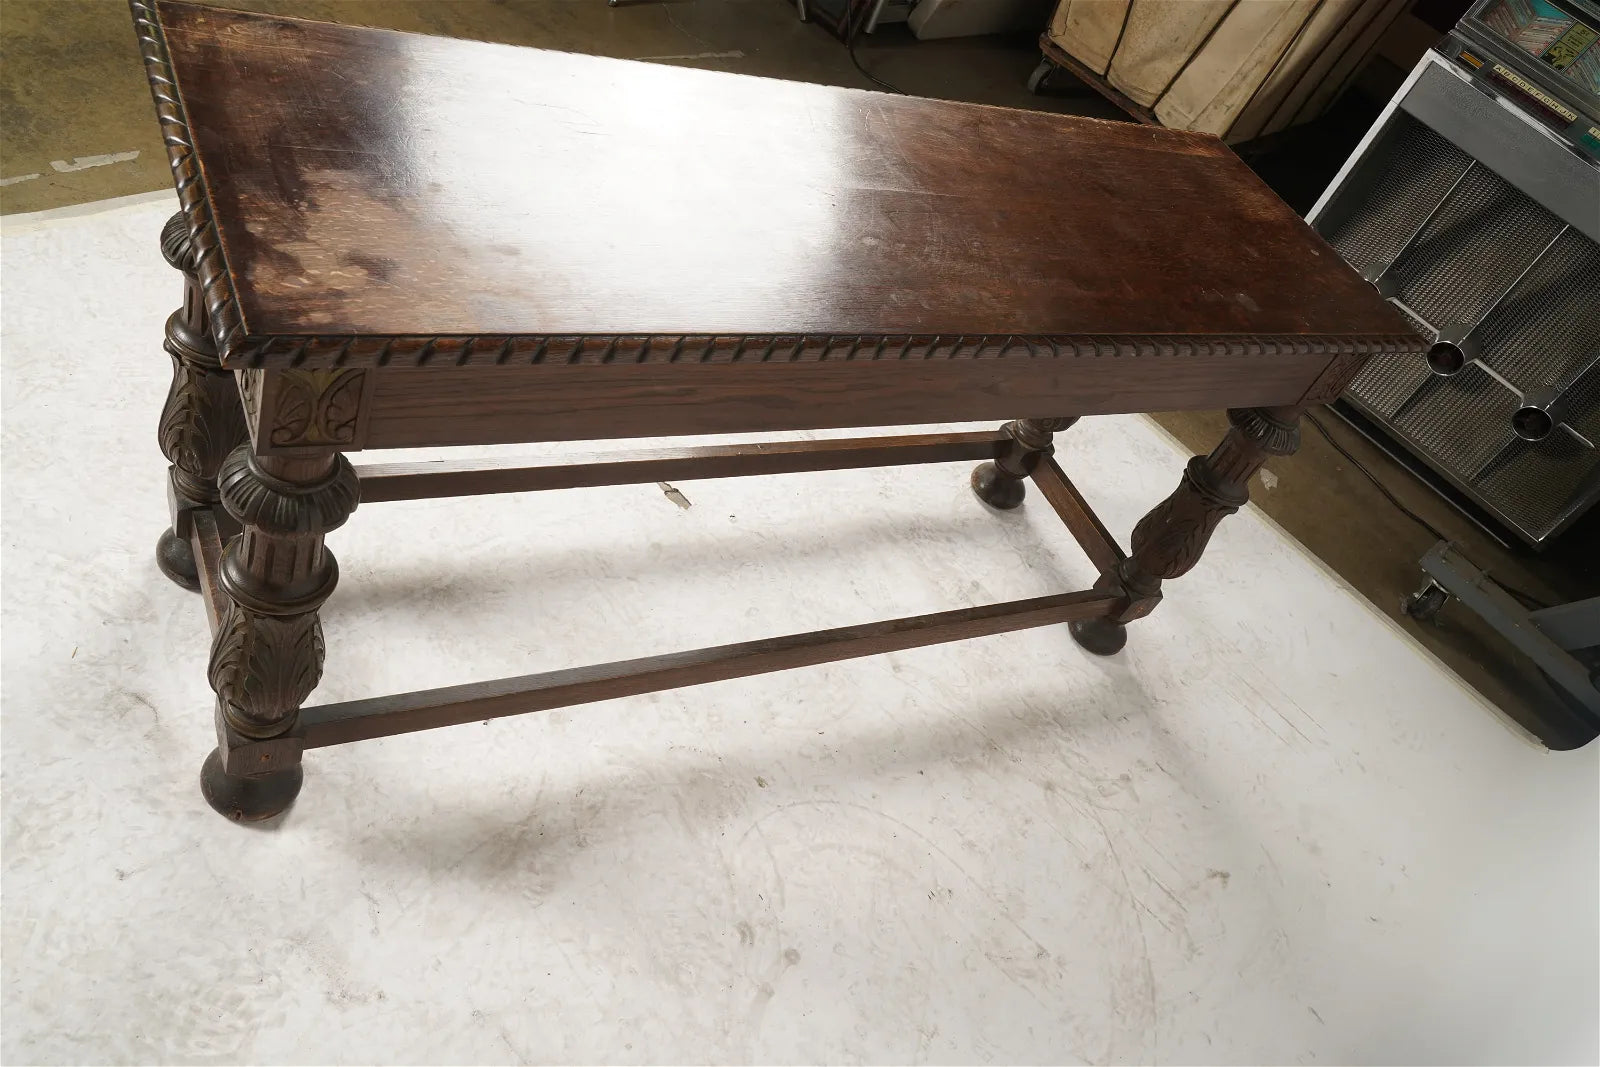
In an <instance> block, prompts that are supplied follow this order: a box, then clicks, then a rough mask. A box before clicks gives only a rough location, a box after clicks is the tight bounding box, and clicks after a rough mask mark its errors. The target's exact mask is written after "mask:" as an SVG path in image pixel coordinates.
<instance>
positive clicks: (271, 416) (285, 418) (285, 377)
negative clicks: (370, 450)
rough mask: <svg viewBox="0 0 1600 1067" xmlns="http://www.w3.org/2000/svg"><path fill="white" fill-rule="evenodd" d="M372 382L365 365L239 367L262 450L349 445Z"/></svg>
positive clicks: (357, 440) (356, 441)
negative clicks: (288, 368) (266, 369)
mask: <svg viewBox="0 0 1600 1067" xmlns="http://www.w3.org/2000/svg"><path fill="white" fill-rule="evenodd" d="M371 384H372V382H371V381H370V375H369V373H368V372H367V371H366V370H356V369H323V370H299V369H296V370H268V371H263V370H242V371H240V372H239V385H238V388H239V393H240V396H241V398H242V399H243V401H244V409H245V411H246V413H247V415H248V417H249V420H250V428H251V432H252V435H253V436H254V438H255V441H256V443H257V445H258V447H260V448H261V449H262V450H264V451H293V450H309V449H317V450H327V449H352V450H353V449H358V448H360V447H361V441H362V437H363V429H364V427H363V425H362V422H363V418H364V416H365V413H366V405H367V396H368V391H369V387H370V385H371Z"/></svg>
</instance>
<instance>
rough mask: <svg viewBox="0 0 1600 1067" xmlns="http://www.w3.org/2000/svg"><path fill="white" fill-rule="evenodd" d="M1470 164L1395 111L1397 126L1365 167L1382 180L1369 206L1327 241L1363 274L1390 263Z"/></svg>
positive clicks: (1451, 147)
mask: <svg viewBox="0 0 1600 1067" xmlns="http://www.w3.org/2000/svg"><path fill="white" fill-rule="evenodd" d="M1471 163H1472V159H1471V157H1470V156H1468V155H1467V154H1466V153H1465V152H1463V151H1461V149H1459V148H1457V147H1456V146H1455V145H1453V144H1451V143H1450V142H1449V141H1447V140H1445V139H1444V138H1443V137H1440V136H1439V135H1438V134H1437V133H1434V132H1433V131H1432V130H1430V129H1428V127H1426V126H1424V125H1423V124H1422V123H1420V122H1418V121H1417V120H1416V119H1414V118H1412V117H1411V116H1410V115H1407V114H1406V113H1405V112H1403V111H1402V112H1396V113H1395V125H1394V127H1393V128H1392V129H1391V130H1390V132H1389V134H1388V135H1387V136H1385V137H1384V138H1383V140H1382V141H1381V142H1380V143H1379V144H1378V145H1377V146H1376V147H1375V149H1374V154H1373V156H1372V157H1371V158H1370V159H1369V161H1368V162H1367V163H1366V164H1365V165H1364V166H1363V168H1362V169H1363V170H1364V171H1368V172H1369V173H1376V174H1378V175H1379V178H1378V180H1377V183H1376V185H1375V186H1374V187H1373V189H1372V192H1371V194H1370V196H1369V197H1368V200H1367V203H1366V204H1364V205H1362V206H1361V207H1360V208H1358V209H1357V210H1355V211H1353V212H1351V213H1350V215H1349V217H1347V218H1346V219H1345V220H1344V222H1343V223H1341V224H1340V225H1339V227H1338V229H1336V230H1334V231H1333V232H1332V233H1330V234H1325V235H1324V236H1326V237H1327V239H1328V243H1329V244H1331V245H1333V247H1335V248H1337V249H1338V250H1339V254H1340V255H1341V256H1343V257H1344V259H1345V262H1347V263H1349V264H1350V265H1351V266H1353V267H1355V268H1356V270H1358V271H1366V270H1367V269H1368V268H1369V267H1372V266H1374V265H1383V264H1387V263H1390V262H1392V261H1393V260H1394V257H1395V256H1397V255H1399V254H1400V250H1401V249H1402V248H1403V247H1404V245H1405V243H1406V239H1407V238H1408V237H1410V236H1411V234H1412V233H1413V232H1414V231H1415V230H1416V228H1417V226H1418V225H1419V224H1420V223H1421V222H1422V220H1423V219H1425V218H1427V217H1428V212H1430V211H1432V210H1433V207H1434V205H1435V204H1437V203H1438V202H1439V201H1440V199H1441V198H1442V197H1443V196H1444V195H1445V193H1446V192H1448V191H1449V189H1450V186H1451V185H1453V184H1455V180H1456V179H1457V178H1459V177H1460V176H1461V173H1462V172H1463V171H1465V170H1466V169H1467V167H1468V166H1469V165H1470V164H1471Z"/></svg>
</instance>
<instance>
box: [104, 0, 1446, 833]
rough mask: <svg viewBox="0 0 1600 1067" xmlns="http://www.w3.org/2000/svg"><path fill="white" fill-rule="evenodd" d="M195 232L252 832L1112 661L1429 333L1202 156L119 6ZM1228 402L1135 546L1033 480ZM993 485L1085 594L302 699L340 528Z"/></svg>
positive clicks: (869, 98)
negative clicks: (1058, 629)
mask: <svg viewBox="0 0 1600 1067" xmlns="http://www.w3.org/2000/svg"><path fill="white" fill-rule="evenodd" d="M132 8H133V14H134V21H135V25H136V28H137V32H138V37H139V42H140V46H141V48H142V51H143V56H144V62H145V68H146V72H147V74H148V76H149V81H150V86H151V89H152V91H153V93H154V97H155V103H156V111H157V114H158V116H159V119H160V122H161V127H162V131H163V133H164V135H165V139H166V145H167V150H168V154H169V156H170V159H171V164H172V173H173V176H174V178H175V180H176V182H177V191H178V198H179V202H180V205H181V208H182V210H181V212H180V213H179V214H178V215H177V216H175V217H174V218H173V219H172V221H171V222H170V223H168V225H167V227H166V228H165V230H164V231H163V233H162V235H161V247H162V251H163V253H164V254H165V256H166V258H167V260H168V261H169V262H170V263H171V264H172V265H173V266H175V267H177V268H178V269H180V270H181V271H183V273H184V277H185V290H184V301H183V307H182V308H181V309H179V310H178V311H176V312H174V313H173V315H172V317H171V318H170V319H169V320H168V322H167V331H166V349H167V351H168V352H169V353H170V354H171V356H172V361H173V383H172V389H171V392H170V394H169V396H168V398H167V402H166V407H165V409H164V410H163V412H162V415H161V423H160V438H161V447H162V450H163V452H164V453H165V454H166V456H167V458H168V459H169V460H170V461H171V464H172V466H171V478H170V483H171V486H170V487H171V494H170V495H171V502H172V527H171V529H170V530H169V531H168V532H167V533H166V534H165V535H164V536H163V537H162V539H161V543H160V546H159V550H158V559H159V562H160V564H161V566H162V569H163V570H164V571H165V572H166V573H167V574H168V575H169V576H170V577H171V578H172V579H173V580H175V581H177V582H179V583H180V584H183V585H186V586H189V587H190V588H198V589H200V590H201V591H202V592H203V593H204V596H205V602H206V604H207V607H208V609H209V613H210V617H211V622H212V627H213V631H214V640H213V643H212V647H211V660H210V672H209V677H210V681H211V686H212V688H213V689H214V690H215V691H216V695H217V702H216V730H217V749H216V751H214V752H213V753H212V754H211V756H210V757H209V758H208V759H207V761H206V764H205V767H204V769H203V770H202V773H201V785H202V787H203V791H204V793H205V796H206V798H207V800H209V801H210V803H211V804H212V806H213V807H215V808H216V809H217V810H218V811H221V812H223V813H224V814H226V815H229V816H231V817H233V818H235V819H259V818H265V817H268V816H271V815H274V814H276V813H278V812H280V811H282V810H283V809H284V808H285V807H286V806H288V804H289V803H290V802H291V801H292V800H293V799H294V797H295V795H296V794H297V793H298V792H299V789H300V784H301V768H300V764H301V757H302V754H303V752H304V751H305V750H306V749H314V748H319V747H323V746H327V745H339V744H345V743H347V742H351V741H359V740H362V739H364V738H372V737H381V736H385V735H389V734H396V733H403V732H407V731H413V730H426V729H432V728H434V727H438V726H448V725H451V724H455V723H464V722H470V721H473V720H480V719H485V718H489V717H491V716H497V715H515V714H521V713H523V712H530V711H539V710H542V709H547V708H555V707H561V706H564V705H571V704H581V703H585V702H589V701H596V700H605V699H609V698H612V697H623V696H631V695H635V694H640V693H648V692H652V691H656V690H661V689H669V688H674V687H678V686H686V685H695V684H699V683H702V682H710V681H716V680H719V679H725V678H734V677H740V676H743V675H751V674H759V673H762V672H766V671H777V670H786V669H789V668H793V667H802V666H807V665H810V664H816V663H823V662H827V661H829V660H838V659H846V658H850V657H854V656H865V655H871V654H874V653H879V652H887V651H893V650H896V649H905V648H912V647H915V646H919V645H926V644H932V643H935V642H941V641H953V640H959V639H962V638H968V637H978V636H983V635H988V634H999V633H1004V632H1007V631H1011V630H1017V629H1022V628H1025V627H1030V626H1042V625H1046V624H1051V623H1070V624H1071V632H1072V634H1073V635H1074V636H1075V637H1076V638H1077V640H1078V641H1079V643H1081V644H1082V645H1083V646H1084V647H1086V648H1087V649H1089V650H1090V651H1092V652H1097V653H1102V654H1110V653H1113V652H1115V651H1116V650H1117V649H1119V648H1121V647H1122V644H1123V641H1124V640H1125V636H1124V629H1123V628H1124V625H1125V624H1126V623H1128V622H1130V621H1131V620H1133V619H1137V618H1139V617H1140V616H1142V615H1145V614H1147V613H1148V612H1149V611H1150V610H1151V609H1152V608H1153V607H1154V606H1155V605H1156V603H1157V602H1158V601H1159V600H1160V598H1161V583H1162V582H1163V581H1164V580H1165V579H1169V578H1176V577H1177V576H1178V575H1181V574H1183V573H1184V572H1185V571H1187V570H1188V569H1189V568H1190V567H1191V566H1193V565H1194V563H1195V561H1196V559H1197V558H1198V557H1199V555H1200V552H1201V550H1202V549H1203V547H1204V546H1205V543H1206V540H1207V538H1208V537H1209V536H1210V535H1211V532H1212V529H1213V527H1214V526H1215V525H1216V523H1217V522H1218V520H1219V519H1221V518H1222V517H1223V516H1225V515H1228V514H1230V513H1232V512H1234V511H1236V510H1238V508H1239V507H1240V506H1242V505H1243V504H1244V503H1245V501H1246V499H1247V494H1246V483H1247V482H1248V480H1249V478H1250V476H1251V475H1252V474H1253V473H1254V472H1255V471H1256V470H1257V469H1258V468H1259V467H1260V466H1261V464H1262V463H1263V462H1264V460H1265V459H1266V457H1267V456H1270V455H1281V454H1285V453H1288V452H1290V451H1292V450H1293V449H1294V448H1295V445H1296V443H1297V440H1298V429H1297V421H1298V416H1299V413H1300V410H1301V409H1302V408H1303V407H1305V406H1307V405H1310V404H1318V403H1322V402H1325V401H1328V400H1330V399H1332V398H1333V397H1334V396H1335V395H1337V394H1338V393H1339V392H1340V390H1341V389H1342V388H1343V386H1344V384H1345V382H1346V381H1348V380H1349V378H1350V377H1351V376H1352V375H1353V374H1355V373H1356V371H1357V370H1358V369H1359V368H1360V366H1361V364H1362V363H1363V361H1365V360H1366V359H1367V358H1368V357H1369V356H1372V355H1374V354H1405V353H1416V352H1420V351H1421V349H1422V341H1421V339H1420V338H1418V337H1416V336H1414V335H1412V334H1411V333H1410V332H1409V330H1408V327H1407V326H1406V325H1405V324H1404V323H1403V322H1402V321H1401V319H1400V318H1399V316H1398V315H1397V314H1396V313H1395V312H1394V311H1392V310H1391V309H1390V308H1389V306H1388V305H1387V304H1386V303H1385V302H1384V301H1383V300H1381V299H1380V298H1379V297H1378V296H1377V295H1376V294H1375V293H1374V292H1373V291H1372V290H1371V289H1370V288H1369V287H1368V286H1367V285H1365V284H1364V283H1363V282H1362V281H1361V280H1360V279H1359V278H1358V277H1357V276H1356V274H1355V273H1354V272H1353V271H1351V270H1349V269H1348V268H1346V267H1345V266H1344V265H1343V264H1342V263H1341V262H1340V261H1339V259H1338V257H1337V256H1336V255H1335V254H1334V253H1333V252H1332V251H1330V250H1329V248H1328V247H1327V246H1326V245H1324V244H1323V243H1322V241H1321V240H1320V239H1319V238H1318V237H1317V236H1316V235H1315V234H1314V233H1313V232H1312V231H1311V230H1310V229H1309V228H1308V227H1306V226H1305V225H1304V224H1303V223H1302V222H1301V221H1300V220H1299V219H1298V218H1297V217H1296V216H1295V215H1294V214H1293V213H1292V212H1291V211H1290V210H1289V209H1288V208H1287V207H1285V206H1284V205H1283V204H1282V203H1281V202H1280V201H1278V200H1277V199H1276V198H1275V197H1274V196H1273V195H1272V193H1271V192H1269V191H1268V190H1267V189H1266V188H1265V187H1264V186H1263V185H1262V184H1261V183H1260V182H1259V181H1258V180H1257V179H1256V178H1255V177H1254V175H1252V174H1251V173H1250V171H1249V170H1247V169H1246V168H1245V167H1244V166H1243V165H1242V164H1241V163H1240V162H1239V161H1238V160H1237V159H1236V158H1235V157H1234V156H1233V155H1232V154H1231V153H1230V152H1229V151H1228V150H1227V149H1226V148H1225V147H1224V146H1223V145H1222V143H1221V142H1220V141H1217V140H1215V139H1212V138H1209V137H1202V136H1196V135H1192V134H1186V133H1175V132H1171V131H1167V130H1160V129H1153V128H1150V127H1146V126H1138V125H1132V124H1117V123H1107V122H1097V121H1089V120H1081V119H1074V118H1068V117H1063V116H1058V115H1049V114H1040V113H1034V112H1024V111H1010V110H1005V109H1000V108H990V107H980V106H975V105H969V104H959V103H947V102H939V101H931V100H919V99H912V98H907V97H896V96H889V95H884V94H880V93H869V92H860V91H856V90H850V89H837V88H830V87H825V86H817V85H803V84H795V83H788V82H781V81H772V80H767V79H760V78H746V77H739V76H735V75H727V74H716V73H709V72H704V71H698V70H685V69H678V68H673V67H667V66H657V65H650V64H644V63H630V62H624V61H619V60H609V59H599V58H593V57H588V56H577V55H567V54H563V53H557V52H545V51H539V50H535V49H525V48H510V47H503V46H498V45H488V44H479V43H472V42H465V41H454V40H448V39H442V38H433V37H423V36H415V35H409V34H401V33H392V32H387V31H379V30H368V29H357V28H352V27H343V26H334V25H326V24H320V23H313V22H304V21H298V20H293V19H285V18H277V17H270V16H262V15H255V14H248V13H241V12H236V11H225V10H218V9H213V8H206V7H198V6H192V5H188V4H180V3H165V2H159V0H158V2H151V0H133V2H132ZM1217 407H1229V408H1230V409H1231V410H1230V420H1231V422H1232V429H1231V430H1230V431H1229V432H1228V434H1227V436H1226V437H1225V438H1224V439H1223V441H1222V443H1221V444H1220V445H1218V446H1217V448H1216V450H1215V451H1214V452H1212V453H1211V455H1209V456H1204V457H1196V458H1195V459H1193V460H1192V461H1191V462H1190V463H1189V466H1188V469H1187V470H1186V471H1185V473H1184V475H1183V479H1182V481H1181V482H1180V484H1179V486H1178V488H1177V490H1176V491H1175V492H1174V493H1173V494H1172V496H1170V497H1169V498H1168V499H1167V500H1165V501H1164V502H1162V503H1161V504H1159V505H1158V506H1157V507H1156V508H1155V510H1154V511H1152V512H1150V514H1149V515H1148V516H1147V517H1146V518H1145V519H1144V520H1143V521H1142V522H1141V523H1139V525H1138V526H1137V528H1135V530H1134V531H1133V537H1132V542H1131V548H1130V550H1129V551H1128V552H1124V551H1123V549H1122V548H1121V547H1120V546H1119V545H1118V543H1117V541H1116V539H1115V538H1113V537H1112V536H1111V534H1110V533H1108V532H1107V531H1106V529H1105V528H1104V526H1102V525H1101V523H1100V521H1099V520H1098V519H1097V518H1096V517H1095V515H1094V512H1093V511H1092V510H1091V509H1090V507H1089V505H1088V504H1087V503H1086V502H1085V501H1084V499H1083V497H1082V495H1081V494H1080V493H1079V492H1078V490H1077V489H1076V488H1074V486H1073V484H1072V482H1071V481H1070V480H1069V479H1068V478H1067V476H1066V474H1065V473H1064V472H1063V471H1062V469H1061V467H1060V466H1059V465H1058V464H1057V463H1056V461H1055V459H1054V458H1053V457H1052V454H1051V452H1052V449H1051V436H1052V434H1054V433H1056V432H1059V431H1061V430H1064V429H1066V428H1067V427H1068V426H1070V425H1071V424H1072V423H1073V422H1075V421H1076V420H1077V419H1078V418H1079V417H1080V416H1083V415H1091V414H1099V413H1107V412H1127V411H1149V410H1168V409H1180V408H1217ZM991 419H992V420H995V421H997V422H998V421H1000V420H1004V419H1009V420H1012V421H1009V422H1006V423H1005V424H1004V425H1003V426H1001V427H1000V428H999V429H997V430H994V431H990V432H980V433H941V434H932V435H920V436H902V437H874V438H864V439H855V440H825V441H806V442H774V443H766V444H744V445H717V446H711V447H689V448H679V449H670V450H665V451H657V452H633V453H625V454H622V455H619V456H617V457H616V458H614V459H609V460H602V459H597V460H587V459H586V460H583V461H580V462H566V463H557V464H539V463H533V464H507V463H487V462H471V463H452V462H420V463H411V464H391V465H378V466H369V467H364V468H359V467H352V466H351V464H350V462H349V461H348V460H347V459H346V458H345V456H344V453H346V452H353V451H356V450H359V449H362V448H367V447H413V446H417V447H420V446H437V445H463V444H485V443H503V442H539V441H559V440H575V439H616V438H628V437H641V436H659V435H692V434H706V433H724V432H732V431H753V430H797V429H807V428H814V427H839V426H882V425H896V424H900V425H904V424H910V423H927V422H947V421H966V420H991ZM956 460H968V461H978V462H979V465H978V467H977V469H976V470H975V471H974V472H973V476H972V485H973V489H974V491H975V492H976V493H977V495H978V497H979V498H980V499H982V500H983V501H985V502H986V503H988V504H990V505H992V506H994V507H999V508H1011V507H1015V506H1017V505H1018V504H1019V503H1021V501H1022V498H1023V492H1024V483H1025V482H1027V481H1030V480H1031V481H1032V482H1033V484H1034V486H1035V488H1036V489H1037V490H1038V491H1039V494H1040V496H1042V497H1043V498H1044V501H1045V502H1046V503H1047V504H1048V505H1049V506H1050V507H1051V508H1053V509H1054V510H1055V511H1056V512H1057V513H1058V514H1059V515H1060V516H1061V519H1062V520H1063V521H1064V522H1065V523H1066V525H1067V528H1068V529H1069V530H1070V531H1071V532H1072V534H1073V536H1074V537H1075V538H1076V539H1077V540H1078V542H1079V543H1080V544H1081V545H1082V547H1083V549H1084V551H1085V552H1086V553H1088V555H1089V558H1090V559H1091V560H1092V561H1093V562H1094V563H1095V565H1096V566H1097V567H1098V568H1099V569H1100V572H1101V577H1100V579H1099V581H1098V582H1096V583H1095V586H1094V588H1093V589H1090V590H1085V591H1082V592H1068V593H1062V594H1060V595H1056V596H1046V597H1039V598H1036V599H1032V600H1023V601H1016V602H1013V603H1005V604H990V605H985V606H982V607H973V608H964V609H961V610H957V611H946V612H940V613H937V614H933V615H923V616H918V617H915V618H905V619H895V620H893V621H889V622H882V623H873V624H870V625H865V626H847V627H842V628H839V629H833V630H823V631H819V632H816V633H806V634H797V635H793V636H788V637H776V638H768V639H765V640H757V641H751V642H747V643H742V644H735V645H725V646H722V647H718V648H705V649H699V650H697V651H693V652H681V653H676V654H671V655H662V656H651V657H647V658H644V659H635V660H628V661H623V662H615V663H602V664H597V665H594V666H587V667H579V668H576V669H572V670H561V671H554V672H551V673H547V674H536V675H527V676H523V677H515V678H506V679H502V680H499V681H491V682H485V683H482V684H477V685H465V686H453V687H450V688H445V689H435V690H430V691H426V692H417V693H406V694H402V695H398V696H384V697H378V698H375V699H370V700H357V701H352V702H348V703H341V704H330V705H324V706H320V707H303V706H302V705H303V704H304V702H305V701H306V699H307V697H309V696H310V694H311V692H312V690H313V689H314V688H315V687H316V685H317V682H318V680H319V678H320V675H321V672H322V660H323V637H322V631H321V627H320V625H319V623H318V618H317V610H318V608H319V607H320V605H321V604H322V603H323V602H324V601H325V600H326V599H327V597H328V595H329V594H330V593H332V592H333V588H334V584H335V582H336V580H337V575H338V570H337V567H336V566H335V564H334V559H333V555H332V554H331V553H330V552H329V551H328V550H327V548H326V547H324V544H323V538H324V536H325V535H326V534H327V533H328V532H329V531H330V530H333V529H335V528H336V527H338V526H340V525H341V524H342V523H344V521H345V520H346V519H347V518H349V516H350V514H351V513H352V512H353V511H354V510H355V508H356V504H357V501H358V500H359V501H362V502H365V503H369V504H370V503H376V502H380V501H384V500H403V499H411V498H417V497H437V496H452V495H465V494H478V493H513V492H528V491H532V490H541V489H562V488H570V487H574V486H594V485H613V484H622V483H629V482H641V481H644V482H650V481H661V480H678V479H693V478H719V477H731V476H737V475H755V474H781V473H784V472H791V471H814V470H831V469H836V468H850V467H868V466H879V465H894V464H911V463H940V462H949V461H956Z"/></svg>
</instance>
